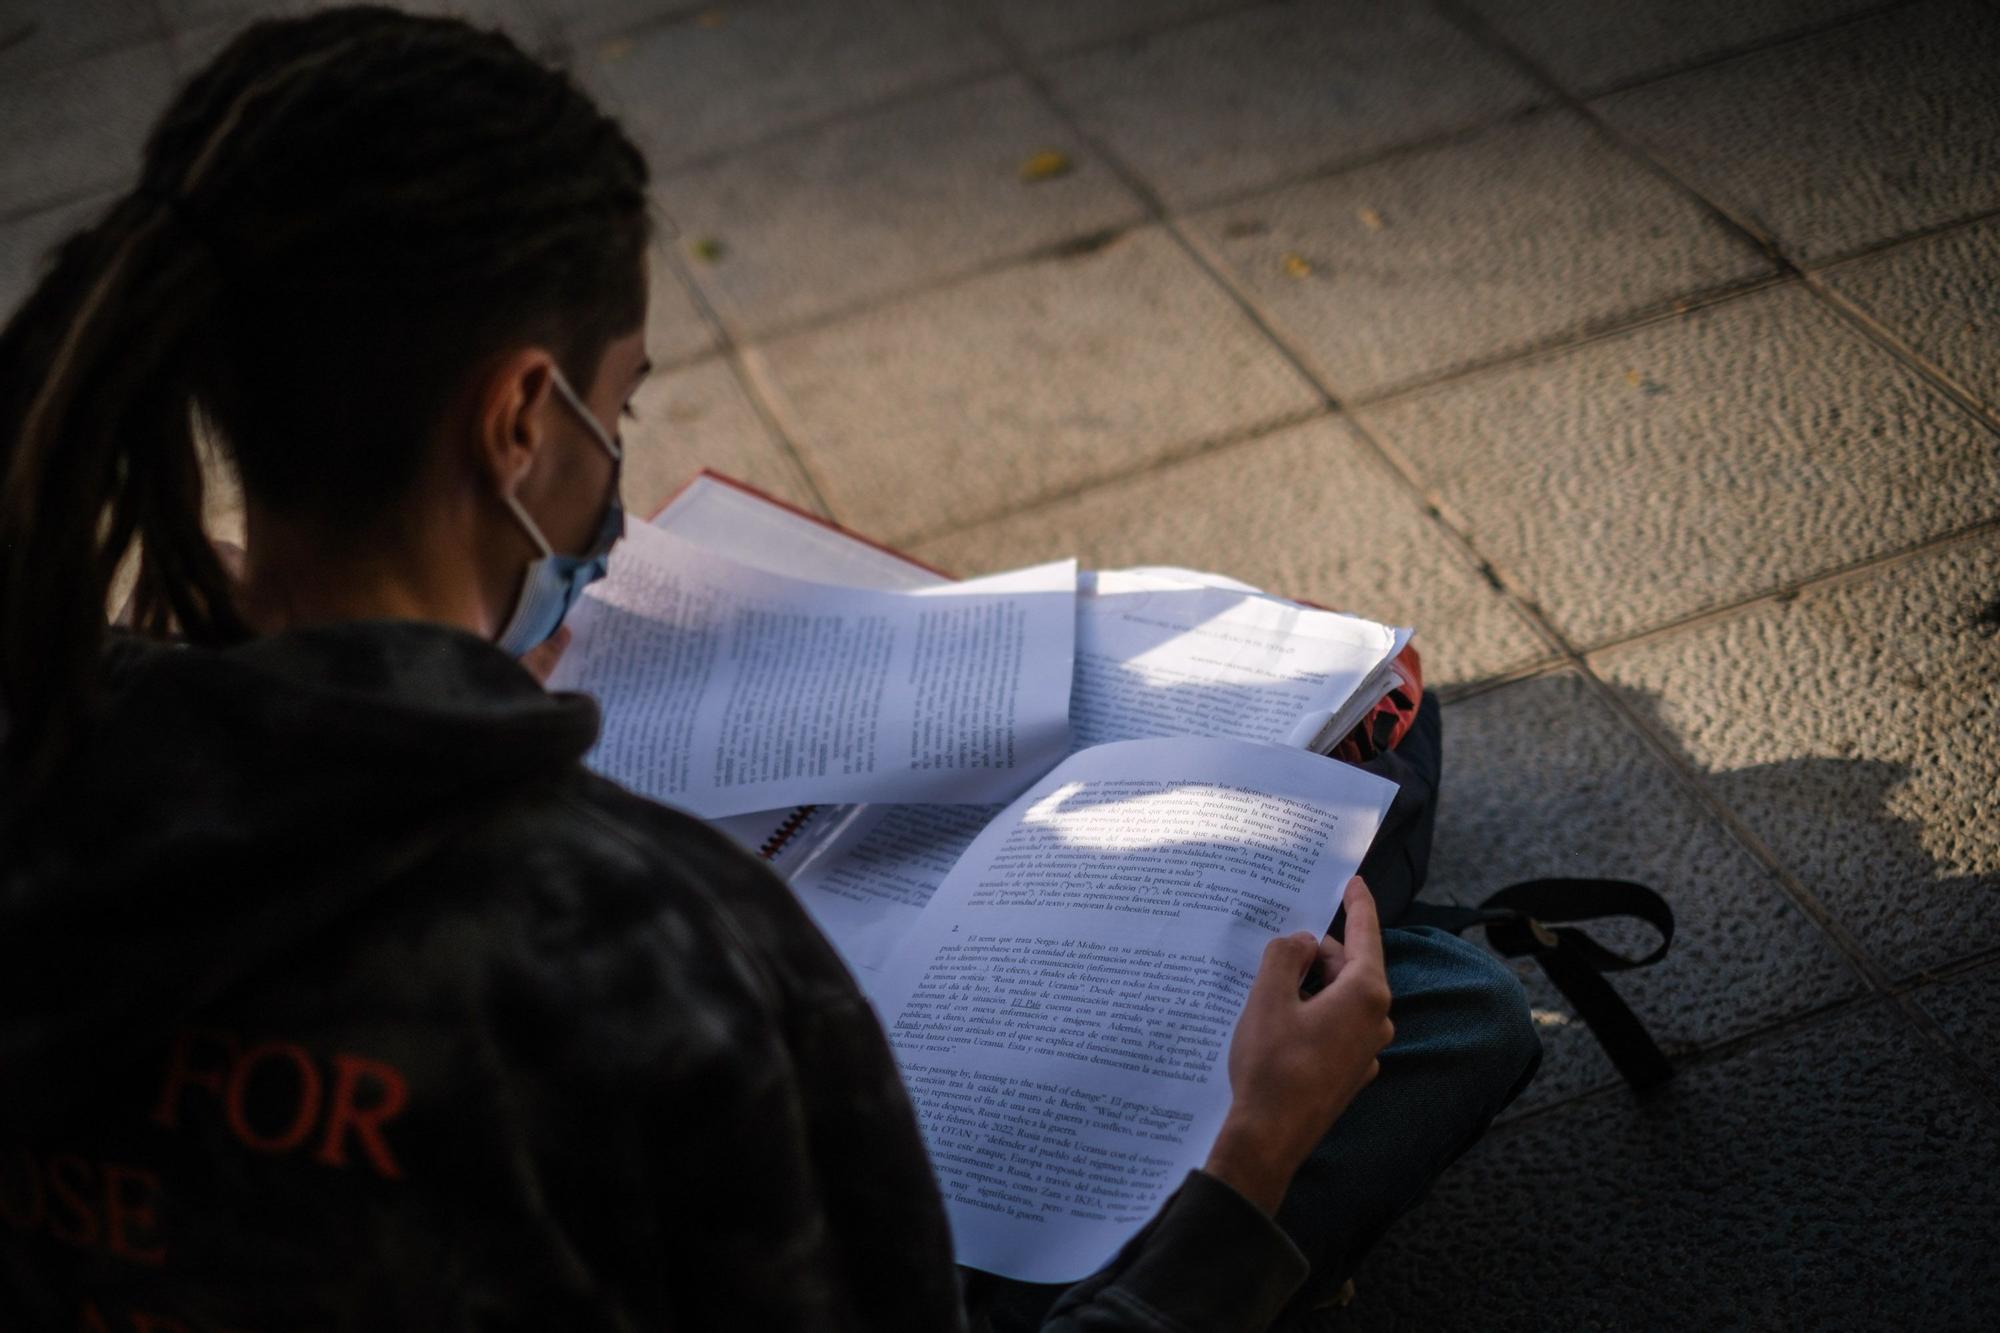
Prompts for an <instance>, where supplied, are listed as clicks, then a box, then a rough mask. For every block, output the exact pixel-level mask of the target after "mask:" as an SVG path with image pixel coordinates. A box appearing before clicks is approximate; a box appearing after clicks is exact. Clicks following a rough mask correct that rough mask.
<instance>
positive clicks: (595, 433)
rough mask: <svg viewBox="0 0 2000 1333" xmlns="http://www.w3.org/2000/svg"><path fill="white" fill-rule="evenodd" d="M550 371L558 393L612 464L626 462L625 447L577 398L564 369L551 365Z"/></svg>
mask: <svg viewBox="0 0 2000 1333" xmlns="http://www.w3.org/2000/svg"><path fill="white" fill-rule="evenodd" d="M549 369H550V370H551V371H553V372H554V383H555V386H556V392H557V393H559V394H561V395H562V396H563V401H564V402H566V403H568V404H569V406H570V410H571V411H573V412H575V413H576V415H577V417H578V419H579V420H581V421H582V422H583V424H584V426H585V427H586V428H587V429H588V430H589V431H590V434H591V437H592V438H593V439H595V440H596V441H597V442H598V444H600V445H602V446H603V447H604V452H605V453H607V454H610V455H611V461H612V462H614V463H622V462H624V461H625V449H624V446H622V445H620V444H619V443H618V441H617V439H616V438H615V437H613V436H611V435H608V434H606V433H605V430H604V423H602V422H600V421H599V420H598V419H597V417H596V416H595V415H594V414H592V412H591V410H590V408H589V406H588V405H586V404H585V403H584V401H583V399H582V398H580V397H578V396H577V392H576V390H575V389H572V388H571V387H570V385H569V377H568V376H567V375H565V374H563V372H562V367H561V366H557V365H551V366H550V367H549Z"/></svg>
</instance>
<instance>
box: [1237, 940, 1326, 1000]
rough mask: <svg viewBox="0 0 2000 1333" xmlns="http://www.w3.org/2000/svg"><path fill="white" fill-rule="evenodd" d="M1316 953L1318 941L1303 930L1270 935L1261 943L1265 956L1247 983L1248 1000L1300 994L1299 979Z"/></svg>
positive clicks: (1289, 996) (1303, 975)
mask: <svg viewBox="0 0 2000 1333" xmlns="http://www.w3.org/2000/svg"><path fill="white" fill-rule="evenodd" d="M1317 957H1319V941H1318V940H1316V939H1314V938H1313V937H1312V936H1311V935H1309V934H1307V933H1306V932H1305V931H1302V930H1301V931H1295V932H1293V933H1292V934H1290V935H1277V936H1273V937H1272V939H1271V941H1270V943H1268V944H1266V945H1265V946H1264V959H1263V961H1262V962H1261V963H1259V964H1258V966H1257V976H1256V979H1255V980H1254V981H1252V982H1251V983H1250V999H1249V1002H1250V1003H1251V1004H1268V1003H1270V1002H1271V1001H1273V1000H1277V999H1287V998H1288V999H1292V1000H1297V999H1298V998H1299V983H1300V982H1302V981H1304V980H1305V976H1306V969H1307V968H1309V967H1311V966H1312V964H1313V960H1314V959H1315V958H1317Z"/></svg>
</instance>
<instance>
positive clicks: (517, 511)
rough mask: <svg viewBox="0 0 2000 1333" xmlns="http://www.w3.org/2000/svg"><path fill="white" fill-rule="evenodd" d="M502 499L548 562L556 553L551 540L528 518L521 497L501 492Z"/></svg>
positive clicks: (510, 492) (509, 492)
mask: <svg viewBox="0 0 2000 1333" xmlns="http://www.w3.org/2000/svg"><path fill="white" fill-rule="evenodd" d="M522 475H523V476H526V475H527V474H526V473H523V474H522ZM500 499H501V502H502V503H504V504H505V505H506V506H507V507H508V508H509V509H511V510H513V511H514V521H515V522H517V523H519V524H520V525H521V527H522V529H523V530H524V531H525V532H526V533H527V534H528V537H529V539H530V540H531V541H533V542H534V543H535V546H536V549H538V550H540V551H541V553H542V558H543V559H544V560H546V559H548V558H549V557H551V556H553V555H554V554H555V553H556V552H555V548H554V547H553V546H550V545H549V539H548V538H546V537H544V536H543V535H542V530H541V529H540V528H538V527H536V526H535V520H533V519H532V518H529V517H528V511H527V510H526V509H525V508H523V507H522V505H521V499H520V497H519V496H517V495H515V494H514V492H512V491H502V492H500Z"/></svg>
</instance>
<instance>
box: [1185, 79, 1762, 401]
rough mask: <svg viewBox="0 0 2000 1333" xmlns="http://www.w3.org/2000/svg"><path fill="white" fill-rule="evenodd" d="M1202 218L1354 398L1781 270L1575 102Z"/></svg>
mask: <svg viewBox="0 0 2000 1333" xmlns="http://www.w3.org/2000/svg"><path fill="white" fill-rule="evenodd" d="M1190 225H1191V228H1192V230H1193V231H1194V232H1195V234H1197V235H1199V236H1200V237H1201V238H1202V242H1203V244H1204V246H1205V247H1206V248H1207V249H1208V251H1209V252H1210V253H1211V254H1213V255H1214V256H1215V257H1216V258H1217V260H1218V261H1219V263H1220V264H1221V265H1222V266H1224V267H1226V268H1227V269H1228V270H1229V271H1230V273H1231V274H1232V275H1233V276H1234V277H1235V280H1236V282H1237V283H1238V285H1239V286H1241V287H1242V288H1243V289H1244V290H1245V291H1246V292H1248V293H1249V294H1250V297H1251V299H1252V300H1253V301H1254V302H1255V303H1256V305H1257V307H1258V309H1259V310H1261V311H1263V312H1264V313H1265V315H1266V317H1267V318H1268V319H1270V320H1271V322H1272V323H1273V325H1274V326H1275V327H1276V328H1277V329H1278V330H1279V331H1280V333H1281V334H1283V335H1284V336H1285V337H1287V338H1288V339H1289V340H1290V341H1291V342H1292V344H1293V346H1295V347H1298V348H1299V349H1300V350H1301V352H1302V354H1303V355H1304V356H1305V357H1306V359H1307V360H1308V362H1309V363H1310V364H1311V365H1312V366H1313V367H1314V369H1315V371H1316V372H1317V373H1318V374H1320V375H1321V376H1322V377H1323V379H1324V380H1325V381H1327V382H1328V383H1329V384H1330V386H1331V387H1332V388H1333V390H1334V392H1335V393H1336V394H1338V395H1340V396H1341V397H1342V398H1344V399H1345V398H1352V397H1356V396H1362V395H1368V394H1373V393H1378V392H1381V391H1383V390H1385V389H1388V388H1391V387H1393V386H1395V385H1397V384H1402V383H1408V382H1409V381H1412V380H1417V379H1422V378H1424V377H1426V376H1428V375H1432V374H1435V373H1436V372H1439V371H1444V370H1449V369H1452V368H1454V367H1458V366H1462V365H1465V364H1467V363H1470V362H1477V361H1482V360H1488V359H1491V358H1493V357H1496V356H1500V355H1503V354H1505V353H1508V352H1515V351H1520V350H1522V349H1524V348H1528V347H1532V346H1534V345H1536V344H1537V343H1541V342H1546V341H1548V340H1550V339H1553V338H1558V337H1563V336H1574V335H1575V334H1577V333H1579V332H1581V331H1584V330H1587V329H1590V328H1592V327H1596V326H1601V325H1604V324H1606V323H1610V322H1614V321H1616V320H1617V319H1619V318H1620V317H1621V316H1629V315H1631V314H1632V313H1634V312H1636V311H1640V310H1643V309H1646V308H1649V307H1659V306H1661V305H1663V304H1665V303H1667V302H1669V301H1671V300H1672V299H1673V298H1675V297H1678V296H1684V295H1687V294H1690V293H1693V292H1698V291H1702V290H1707V289H1713V288H1716V287H1720V286H1724V285H1727V284H1730V283H1735V282H1739V281H1743V280H1745V279H1749V278H1753V277H1756V276H1758V275H1761V274H1766V273H1769V272H1770V271H1771V267H1772V266H1771V263H1770V261H1769V260H1767V259H1765V258H1764V257H1763V256H1762V255H1760V254H1759V253H1758V252H1757V251H1756V250H1755V249H1754V248H1753V247H1752V246H1750V245H1749V244H1748V243H1747V242H1745V241H1744V240H1742V239H1741V237H1740V235H1739V234H1737V233H1735V232H1734V231H1732V230H1731V229H1729V228H1726V227H1724V226H1723V225H1722V224H1721V223H1720V222H1718V221H1716V220H1715V218H1714V217H1713V215H1712V214H1710V213H1709V212H1707V210H1705V209H1703V208H1702V207H1701V206H1700V205H1699V204H1697V203H1696V202H1694V201H1693V200H1691V199H1689V198H1688V197H1687V196H1686V195H1684V194H1682V193H1680V192H1679V191H1677V190H1675V189H1674V188H1673V187H1672V186H1670V185H1668V184H1667V183H1666V182H1665V181H1662V180H1661V179H1660V178H1659V177H1658V176H1657V175H1655V174H1654V173H1652V172H1651V171H1648V170H1647V169H1646V168H1645V167H1643V166H1640V165H1639V164H1638V163H1636V162H1634V161H1632V160H1631V159H1630V158H1629V157H1627V156H1626V155H1625V154H1624V153H1623V152H1622V151H1621V150H1620V149H1618V148H1617V147H1616V146H1614V145H1613V144H1611V143H1609V142H1607V141H1606V140H1605V139H1604V138H1603V136H1601V135H1600V134H1598V133H1597V132H1596V131H1595V130H1593V129H1592V128H1591V127H1590V126H1589V125H1588V124H1587V123H1586V122H1585V121H1583V120H1582V119H1581V118H1580V117H1577V116H1575V115H1574V114H1572V113H1571V112H1569V111H1566V110H1560V109H1554V110H1550V111H1547V112H1542V113H1536V114H1533V115H1530V116H1528V117H1527V118H1525V119H1521V120H1514V121H1509V122H1507V123H1505V124H1503V125H1499V126H1496V127H1494V128H1492V129H1489V130H1487V131H1485V132H1484V133H1482V134H1479V135H1476V136H1474V137H1472V138H1470V139H1468V140H1465V141H1463V142H1458V143H1454V144H1450V145H1447V146H1445V147H1440V148H1435V149H1430V150H1428V151H1424V152H1418V153H1413V154H1409V155H1399V156H1397V157H1394V158H1391V159H1389V160H1388V161H1386V162H1379V163H1376V164H1374V165H1372V166H1366V167H1361V168H1358V169H1356V170H1353V171H1345V172H1341V173H1339V174H1338V175H1335V176H1331V177H1327V178H1323V179H1320V180H1315V181H1310V182H1307V183H1304V184H1301V185H1296V186H1291V187H1288V188H1284V189H1280V190H1278V191H1275V192H1273V193H1270V194H1263V195H1254V196H1251V197H1249V198H1247V199H1240V200H1237V201H1236V202H1234V203H1231V204H1227V205H1224V206H1223V207H1220V208H1216V209H1213V210H1210V211H1209V212H1206V213H1203V214H1201V215H1199V216H1198V217H1196V218H1195V219H1193V221H1192V223H1191V224H1190Z"/></svg>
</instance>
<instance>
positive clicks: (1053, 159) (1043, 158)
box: [1021, 148, 1076, 185]
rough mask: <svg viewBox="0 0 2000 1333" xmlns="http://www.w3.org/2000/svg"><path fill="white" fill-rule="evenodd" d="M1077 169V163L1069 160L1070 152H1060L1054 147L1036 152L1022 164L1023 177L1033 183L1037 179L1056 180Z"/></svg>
mask: <svg viewBox="0 0 2000 1333" xmlns="http://www.w3.org/2000/svg"><path fill="white" fill-rule="evenodd" d="M1075 169H1076V164H1075V163H1074V162H1072V161H1070V160H1069V154H1068V153H1064V152H1058V151H1057V150H1055V149H1053V148H1052V149H1048V150H1047V151H1045V152H1040V153H1036V154H1035V155H1034V156H1033V157H1031V158H1029V159H1028V160H1027V161H1025V162H1023V163H1022V164H1021V179H1022V180H1024V181H1026V182H1028V183H1029V184H1030V185H1032V184H1034V183H1035V182H1036V181H1047V180H1054V179H1055V178H1056V177H1058V176H1067V175H1069V173H1070V172H1072V171H1074V170H1075Z"/></svg>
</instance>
